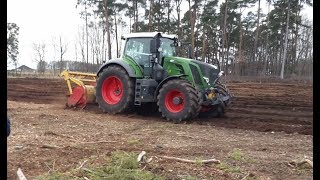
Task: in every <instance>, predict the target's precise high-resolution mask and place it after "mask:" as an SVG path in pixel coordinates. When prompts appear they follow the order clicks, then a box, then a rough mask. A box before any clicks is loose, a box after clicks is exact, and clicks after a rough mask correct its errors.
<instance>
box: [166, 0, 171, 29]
mask: <svg viewBox="0 0 320 180" xmlns="http://www.w3.org/2000/svg"><path fill="white" fill-rule="evenodd" d="M167 8H168V9H167V10H168V14H167V15H168V16H167V27H168V28H167V30H168V34H170V0H168V1H167Z"/></svg>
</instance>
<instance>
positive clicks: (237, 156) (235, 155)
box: [229, 148, 256, 163]
mask: <svg viewBox="0 0 320 180" xmlns="http://www.w3.org/2000/svg"><path fill="white" fill-rule="evenodd" d="M229 158H231V159H233V160H235V161H242V162H247V163H255V162H256V161H255V160H254V159H252V158H250V157H248V156H247V155H245V154H244V153H243V152H242V151H241V149H238V148H235V149H233V150H232V152H231V153H230V155H229Z"/></svg>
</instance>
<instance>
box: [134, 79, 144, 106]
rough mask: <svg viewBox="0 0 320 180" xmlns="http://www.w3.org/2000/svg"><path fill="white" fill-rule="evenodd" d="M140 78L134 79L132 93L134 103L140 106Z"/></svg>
mask: <svg viewBox="0 0 320 180" xmlns="http://www.w3.org/2000/svg"><path fill="white" fill-rule="evenodd" d="M141 83H142V82H141V80H140V79H137V80H136V87H135V91H134V92H135V93H134V105H136V106H140V105H141Z"/></svg>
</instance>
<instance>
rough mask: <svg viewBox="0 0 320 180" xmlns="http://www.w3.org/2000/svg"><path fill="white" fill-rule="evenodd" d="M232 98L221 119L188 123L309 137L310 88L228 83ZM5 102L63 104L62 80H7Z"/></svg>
mask: <svg viewBox="0 0 320 180" xmlns="http://www.w3.org/2000/svg"><path fill="white" fill-rule="evenodd" d="M227 87H228V88H229V89H230V92H231V93H232V94H233V95H234V99H233V101H232V104H231V106H230V107H229V108H228V110H227V113H226V115H225V117H223V118H212V119H209V118H198V119H195V120H193V121H190V122H187V123H190V124H195V125H208V126H216V127H224V128H237V129H246V130H255V131H262V132H268V131H284V132H286V133H299V134H307V135H312V134H313V132H312V127H313V123H312V122H313V102H312V96H313V91H312V85H305V84H297V83H296V82H295V83H294V84H288V83H261V84H260V83H256V82H246V83H243V82H241V83H238V82H237V83H229V84H227ZM7 88H8V100H11V101H23V102H33V103H38V104H60V105H64V104H65V103H66V94H67V85H66V83H65V81H64V80H63V79H40V78H8V79H7ZM86 111H87V112H88V113H101V112H100V110H99V109H98V107H97V106H95V105H90V106H88V107H87V109H86ZM121 116H123V117H124V118H128V119H129V120H130V119H131V118H137V117H138V118H143V119H146V118H147V119H150V120H151V121H164V119H162V118H161V115H160V114H159V113H155V114H152V115H147V116H141V115H136V114H130V115H121Z"/></svg>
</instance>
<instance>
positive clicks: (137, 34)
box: [121, 32, 178, 39]
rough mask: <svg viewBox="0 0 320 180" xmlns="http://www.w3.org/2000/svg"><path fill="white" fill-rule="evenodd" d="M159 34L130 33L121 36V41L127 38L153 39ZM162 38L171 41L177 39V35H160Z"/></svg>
mask: <svg viewBox="0 0 320 180" xmlns="http://www.w3.org/2000/svg"><path fill="white" fill-rule="evenodd" d="M157 33H159V32H137V33H130V34H124V35H122V37H121V38H122V39H127V38H142V37H151V38H152V37H154V36H156V35H157ZM161 36H162V37H165V38H169V39H173V38H178V36H177V35H174V34H164V33H161Z"/></svg>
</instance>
